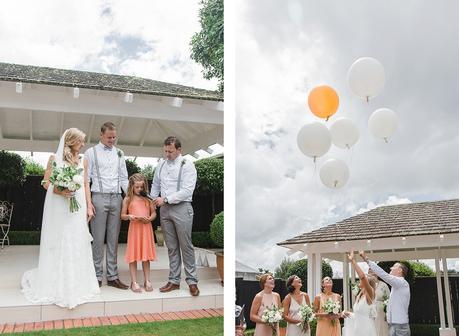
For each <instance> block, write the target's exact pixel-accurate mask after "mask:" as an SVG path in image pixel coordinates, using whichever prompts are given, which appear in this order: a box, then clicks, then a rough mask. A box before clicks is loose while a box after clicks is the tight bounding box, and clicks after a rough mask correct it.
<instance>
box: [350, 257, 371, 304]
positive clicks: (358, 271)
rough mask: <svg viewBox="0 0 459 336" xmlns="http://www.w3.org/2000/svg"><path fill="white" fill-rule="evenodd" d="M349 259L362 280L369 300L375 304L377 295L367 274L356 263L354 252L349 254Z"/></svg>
mask: <svg viewBox="0 0 459 336" xmlns="http://www.w3.org/2000/svg"><path fill="white" fill-rule="evenodd" d="M348 259H349V261H350V262H351V263H352V266H353V267H354V269H355V271H356V272H357V275H358V276H359V279H360V282H361V284H362V285H363V288H365V292H366V295H367V299H370V302H373V300H374V295H375V294H374V290H373V287H371V285H370V283H369V282H368V279H367V276H366V274H365V273H364V272H363V271H362V269H361V268H360V266H359V264H357V262H356V261H355V259H354V251H352V252H350V253H349V255H348Z"/></svg>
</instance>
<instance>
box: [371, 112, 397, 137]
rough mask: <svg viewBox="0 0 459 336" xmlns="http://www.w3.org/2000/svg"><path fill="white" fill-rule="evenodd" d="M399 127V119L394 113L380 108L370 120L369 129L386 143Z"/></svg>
mask: <svg viewBox="0 0 459 336" xmlns="http://www.w3.org/2000/svg"><path fill="white" fill-rule="evenodd" d="M397 127H398V118H397V115H396V114H395V112H394V111H392V110H390V109H388V108H380V109H377V110H376V111H374V112H373V113H372V114H371V116H370V119H368V128H369V129H370V131H371V133H373V135H374V136H375V137H377V138H381V139H384V141H385V142H387V140H388V139H389V137H391V136H392V135H393V134H394V133H395V131H396V130H397Z"/></svg>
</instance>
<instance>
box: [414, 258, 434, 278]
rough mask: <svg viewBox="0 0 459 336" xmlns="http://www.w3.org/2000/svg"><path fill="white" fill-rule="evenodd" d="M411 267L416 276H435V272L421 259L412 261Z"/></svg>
mask: <svg viewBox="0 0 459 336" xmlns="http://www.w3.org/2000/svg"><path fill="white" fill-rule="evenodd" d="M410 266H411V269H412V270H413V273H414V277H419V276H435V272H434V271H433V270H432V269H431V268H430V267H429V266H428V265H427V264H425V263H423V262H419V261H410Z"/></svg>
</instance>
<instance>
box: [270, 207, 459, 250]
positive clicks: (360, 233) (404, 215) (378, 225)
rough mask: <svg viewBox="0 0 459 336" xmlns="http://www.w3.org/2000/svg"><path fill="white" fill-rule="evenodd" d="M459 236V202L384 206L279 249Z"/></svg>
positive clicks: (302, 237)
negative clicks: (327, 242)
mask: <svg viewBox="0 0 459 336" xmlns="http://www.w3.org/2000/svg"><path fill="white" fill-rule="evenodd" d="M456 232H459V199H454V200H446V201H435V202H422V203H410V204H400V205H390V206H382V207H379V208H376V209H373V210H370V211H367V212H365V213H362V214H359V215H356V216H353V217H349V218H347V219H344V220H342V221H340V222H338V223H335V224H332V225H328V226H326V227H323V228H320V229H317V230H314V231H311V232H307V233H304V234H302V235H299V236H297V237H294V238H291V239H288V240H285V241H283V242H280V243H278V245H291V244H305V243H318V242H326V241H344V240H361V239H376V238H389V237H402V236H419V235H428V234H442V233H456Z"/></svg>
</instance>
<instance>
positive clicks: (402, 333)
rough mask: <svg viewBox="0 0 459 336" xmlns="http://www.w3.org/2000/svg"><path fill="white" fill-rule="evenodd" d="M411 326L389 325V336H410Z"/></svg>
mask: <svg viewBox="0 0 459 336" xmlns="http://www.w3.org/2000/svg"><path fill="white" fill-rule="evenodd" d="M410 335H411V331H410V325H409V324H408V323H406V324H396V323H390V324H389V336H410Z"/></svg>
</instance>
